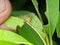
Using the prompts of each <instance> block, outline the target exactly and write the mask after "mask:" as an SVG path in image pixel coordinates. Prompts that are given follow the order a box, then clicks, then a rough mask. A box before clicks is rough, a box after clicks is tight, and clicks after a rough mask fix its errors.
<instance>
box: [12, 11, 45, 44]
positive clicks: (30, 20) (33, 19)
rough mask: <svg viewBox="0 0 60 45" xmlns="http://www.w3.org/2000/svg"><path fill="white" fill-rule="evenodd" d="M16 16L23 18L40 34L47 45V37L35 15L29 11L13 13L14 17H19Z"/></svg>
mask: <svg viewBox="0 0 60 45" xmlns="http://www.w3.org/2000/svg"><path fill="white" fill-rule="evenodd" d="M16 14H18V17H20V18H22V19H23V20H24V21H25V22H26V23H27V24H28V25H30V26H31V27H32V28H33V29H34V30H35V31H36V33H38V35H39V36H40V38H41V39H42V41H43V42H44V43H45V36H46V35H45V32H44V30H43V26H42V23H41V21H40V20H39V19H38V17H37V16H36V15H35V14H34V13H31V12H28V11H15V12H13V13H12V15H14V16H17V15H16Z"/></svg>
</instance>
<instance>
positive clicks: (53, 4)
mask: <svg viewBox="0 0 60 45" xmlns="http://www.w3.org/2000/svg"><path fill="white" fill-rule="evenodd" d="M46 4H47V6H46V7H47V10H46V17H47V19H48V25H47V26H46V28H45V29H46V31H47V33H48V34H49V35H50V36H52V35H53V33H54V31H55V28H56V25H57V21H58V17H59V0H46ZM47 29H48V30H47Z"/></svg>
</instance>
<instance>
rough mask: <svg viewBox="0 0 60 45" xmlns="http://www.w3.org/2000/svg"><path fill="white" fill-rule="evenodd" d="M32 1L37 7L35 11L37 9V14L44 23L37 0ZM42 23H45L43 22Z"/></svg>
mask: <svg viewBox="0 0 60 45" xmlns="http://www.w3.org/2000/svg"><path fill="white" fill-rule="evenodd" d="M31 1H32V3H33V5H34V7H35V9H36V12H37V14H38V16H39V19H40V20H41V21H42V17H41V14H40V13H39V10H38V2H37V0H31ZM42 22H43V21H42Z"/></svg>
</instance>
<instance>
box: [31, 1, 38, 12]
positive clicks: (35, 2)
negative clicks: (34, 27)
mask: <svg viewBox="0 0 60 45" xmlns="http://www.w3.org/2000/svg"><path fill="white" fill-rule="evenodd" d="M31 1H32V3H33V5H34V7H35V9H36V11H37V10H38V2H37V0H31Z"/></svg>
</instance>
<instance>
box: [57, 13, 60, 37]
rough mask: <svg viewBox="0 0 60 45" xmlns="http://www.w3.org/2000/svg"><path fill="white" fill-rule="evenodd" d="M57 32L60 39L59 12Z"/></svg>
mask: <svg viewBox="0 0 60 45" xmlns="http://www.w3.org/2000/svg"><path fill="white" fill-rule="evenodd" d="M56 32H57V36H58V37H59V38H60V12H59V19H58V24H57V28H56Z"/></svg>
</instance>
